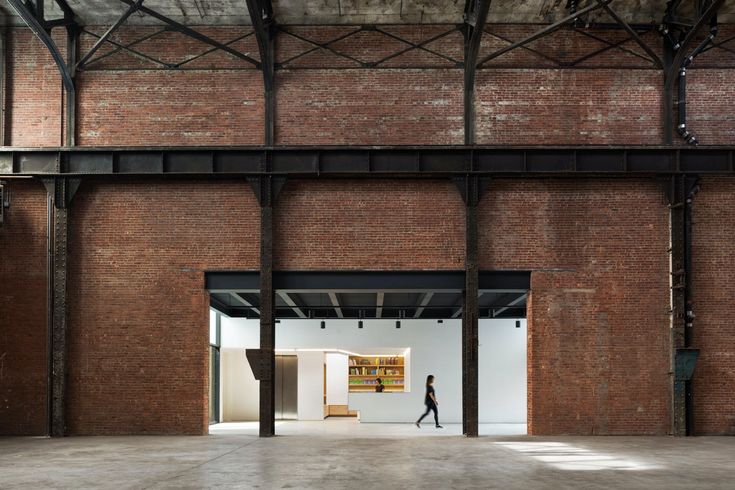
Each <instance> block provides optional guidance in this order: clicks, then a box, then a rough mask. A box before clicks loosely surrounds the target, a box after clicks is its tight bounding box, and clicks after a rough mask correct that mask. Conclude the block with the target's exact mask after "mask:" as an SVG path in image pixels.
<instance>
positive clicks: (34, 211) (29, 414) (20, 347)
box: [0, 181, 48, 435]
mask: <svg viewBox="0 0 735 490" xmlns="http://www.w3.org/2000/svg"><path fill="white" fill-rule="evenodd" d="M8 187H9V191H10V196H11V206H10V208H8V209H6V210H5V223H4V224H3V225H2V226H0V434H6V435H7V434H18V435H37V434H44V433H45V432H46V385H47V357H46V339H47V337H48V335H47V333H46V332H47V330H46V289H47V288H46V220H47V208H46V191H45V190H44V188H43V186H42V185H41V184H40V183H38V182H32V181H13V182H12V184H10V185H8Z"/></svg>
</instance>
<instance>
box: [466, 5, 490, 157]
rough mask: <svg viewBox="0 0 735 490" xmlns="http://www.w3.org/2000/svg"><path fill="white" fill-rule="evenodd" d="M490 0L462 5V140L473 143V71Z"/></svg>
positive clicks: (475, 69) (475, 68)
mask: <svg viewBox="0 0 735 490" xmlns="http://www.w3.org/2000/svg"><path fill="white" fill-rule="evenodd" d="M490 1H491V0H467V3H465V7H464V142H465V144H466V145H471V144H474V143H475V73H476V72H477V56H478V54H479V52H480V42H481V41H482V33H483V31H484V29H485V22H486V21H487V14H488V11H489V10H490Z"/></svg>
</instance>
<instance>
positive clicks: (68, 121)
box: [64, 24, 79, 146]
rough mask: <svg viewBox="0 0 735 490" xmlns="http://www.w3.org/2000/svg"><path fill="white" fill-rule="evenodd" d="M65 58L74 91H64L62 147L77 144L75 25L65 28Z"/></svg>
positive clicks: (76, 34)
mask: <svg viewBox="0 0 735 490" xmlns="http://www.w3.org/2000/svg"><path fill="white" fill-rule="evenodd" d="M66 39H67V42H66V56H67V66H68V67H69V75H70V76H71V79H72V83H73V84H74V87H75V90H65V91H64V92H65V95H66V103H65V104H64V146H76V144H77V138H76V133H77V91H76V81H77V80H76V72H77V68H76V66H77V56H78V54H79V27H78V26H76V25H75V24H72V25H69V26H67V27H66Z"/></svg>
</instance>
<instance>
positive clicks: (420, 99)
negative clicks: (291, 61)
mask: <svg viewBox="0 0 735 490" xmlns="http://www.w3.org/2000/svg"><path fill="white" fill-rule="evenodd" d="M276 86H277V87H278V88H277V93H278V105H277V109H276V139H277V142H278V143H279V144H284V145H286V144H287V145H310V144H314V145H316V144H320V145H343V144H356V145H378V144H380V145H399V144H424V145H428V144H435V145H436V144H462V143H463V138H464V136H463V134H464V133H463V124H464V123H463V119H462V71H461V70H423V71H422V70H315V71H290V72H278V74H277V84H276Z"/></svg>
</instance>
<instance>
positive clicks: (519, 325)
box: [516, 320, 521, 328]
mask: <svg viewBox="0 0 735 490" xmlns="http://www.w3.org/2000/svg"><path fill="white" fill-rule="evenodd" d="M516 328H521V321H520V320H516Z"/></svg>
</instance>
